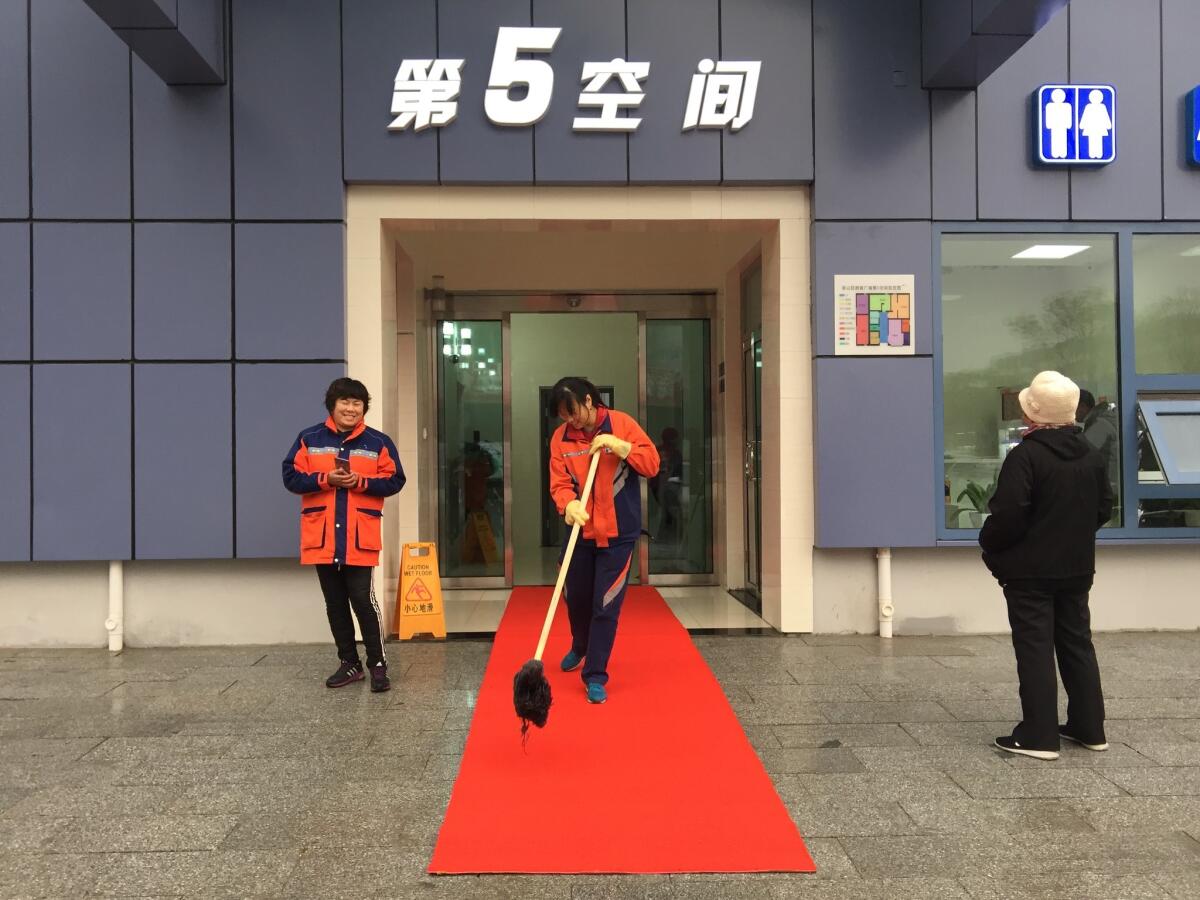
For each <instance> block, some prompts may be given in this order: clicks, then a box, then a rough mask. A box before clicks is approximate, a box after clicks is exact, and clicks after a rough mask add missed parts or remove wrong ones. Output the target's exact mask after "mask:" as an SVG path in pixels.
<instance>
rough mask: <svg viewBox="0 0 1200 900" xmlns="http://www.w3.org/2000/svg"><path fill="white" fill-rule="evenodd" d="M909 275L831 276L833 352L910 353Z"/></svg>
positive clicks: (911, 281) (870, 354)
mask: <svg viewBox="0 0 1200 900" xmlns="http://www.w3.org/2000/svg"><path fill="white" fill-rule="evenodd" d="M914 282H915V277H914V276H912V275H834V276H833V296H834V324H833V327H834V343H833V346H834V355H835V356H912V355H913V354H914V353H915V347H914V346H913V340H914V335H915V334H916V331H915V330H914V327H913V313H914V307H915V305H916V304H915V303H914V302H913V284H914Z"/></svg>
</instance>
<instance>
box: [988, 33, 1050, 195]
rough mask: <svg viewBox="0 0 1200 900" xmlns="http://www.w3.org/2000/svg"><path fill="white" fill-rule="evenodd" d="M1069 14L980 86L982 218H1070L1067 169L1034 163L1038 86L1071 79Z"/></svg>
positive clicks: (1031, 41)
mask: <svg viewBox="0 0 1200 900" xmlns="http://www.w3.org/2000/svg"><path fill="white" fill-rule="evenodd" d="M1067 31H1068V29H1067V16H1056V17H1055V18H1054V19H1052V20H1051V21H1050V22H1049V24H1047V25H1046V27H1044V28H1043V29H1042V30H1041V31H1039V32H1038V33H1037V34H1035V35H1034V36H1033V37H1032V38H1030V39H1029V42H1028V43H1027V44H1025V46H1024V47H1022V48H1021V49H1020V50H1018V51H1017V52H1016V54H1015V55H1014V56H1013V57H1012V59H1010V60H1009V61H1008V62H1006V63H1005V64H1004V65H1003V66H1001V67H1000V68H999V69H998V70H997V71H996V72H994V73H993V74H992V76H991V77H990V78H988V80H987V81H985V82H984V83H983V84H981V85H980V86H979V90H978V92H977V95H976V103H977V106H978V121H979V132H978V153H979V217H980V218H981V219H1066V218H1068V216H1069V212H1070V210H1069V203H1068V197H1067V179H1068V176H1067V173H1066V172H1057V171H1045V170H1039V169H1037V168H1035V167H1034V166H1033V163H1032V158H1033V153H1032V147H1031V141H1032V137H1031V136H1030V130H1031V128H1032V125H1031V122H1032V118H1033V108H1032V104H1031V101H1030V97H1031V95H1032V92H1033V89H1034V88H1036V87H1037V86H1038V85H1039V84H1048V83H1050V82H1056V81H1067V80H1068V78H1067Z"/></svg>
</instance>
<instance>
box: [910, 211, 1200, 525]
mask: <svg viewBox="0 0 1200 900" xmlns="http://www.w3.org/2000/svg"><path fill="white" fill-rule="evenodd" d="M955 234H997V235H1006V234H1056V235H1071V234H1103V235H1109V236H1111V237H1113V238H1114V241H1115V246H1116V260H1115V262H1116V272H1117V283H1116V296H1117V385H1118V391H1117V393H1118V396H1119V398H1120V400H1119V404H1120V405H1119V410H1120V418H1121V486H1122V491H1121V521H1120V523H1119V524H1118V525H1117V526H1116V527H1114V528H1105V529H1103V530H1101V531H1100V532H1099V533H1098V534H1097V543H1099V544H1145V543H1152V544H1154V543H1157V544H1180V543H1200V528H1139V527H1138V523H1137V511H1138V508H1139V506H1140V504H1141V501H1142V500H1148V499H1162V498H1167V499H1190V498H1193V497H1195V496H1196V495H1197V487H1196V485H1192V484H1138V480H1137V441H1136V440H1135V437H1136V434H1137V407H1138V403H1139V400H1138V396H1139V394H1148V393H1165V392H1200V372H1189V373H1181V374H1176V375H1139V374H1138V372H1137V357H1136V346H1135V330H1134V285H1133V239H1134V237H1135V236H1139V237H1141V236H1152V235H1156V234H1162V235H1179V234H1194V235H1196V236H1197V239H1198V240H1200V222H1196V221H1189V222H1153V223H1151V222H1136V223H1135V222H1045V221H1021V222H988V221H979V222H945V221H944V222H934V223H933V241H932V244H933V246H932V260H931V263H932V265H931V270H930V282H931V285H932V290H931V294H932V303H931V304H930V305H931V307H932V310H931V313H932V315H931V324H932V327H933V400H934V411H935V422H934V435H933V460H932V463H933V469H934V479H933V483H934V484H935V485H941V484H942V483H943V481H944V479H945V477H946V472H945V461H944V457H945V449H946V448H945V441H946V436H945V419H946V408H945V384H944V381H943V378H944V377H945V372H944V356H943V352H942V340H943V333H942V239H943V238H944V237H945V236H947V235H955ZM1033 374H1034V373H1032V372H1031V373H1030V375H1031V376H1032V375H1033ZM1164 466H1165V463H1164ZM931 506H932V508H931V510H930V512H931V514H932V515H933V521H934V526H935V529H936V530H935V535H936V544H937V546H948V547H961V546H976V545H977V544H978V540H979V529H977V528H948V527H947V526H946V515H945V509H944V506H945V502H944V497H943V494H942V491H941V490H936V491H934V492H933V497H931Z"/></svg>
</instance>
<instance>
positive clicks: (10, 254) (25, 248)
mask: <svg viewBox="0 0 1200 900" xmlns="http://www.w3.org/2000/svg"><path fill="white" fill-rule="evenodd" d="M0 322H3V323H4V327H3V328H0V359H29V349H30V348H29V225H28V223H25V222H3V223H0Z"/></svg>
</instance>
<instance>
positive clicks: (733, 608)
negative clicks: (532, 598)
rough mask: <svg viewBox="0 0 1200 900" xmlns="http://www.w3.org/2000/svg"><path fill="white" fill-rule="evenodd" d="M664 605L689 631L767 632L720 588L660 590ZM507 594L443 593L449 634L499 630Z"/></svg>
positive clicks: (477, 591)
mask: <svg viewBox="0 0 1200 900" xmlns="http://www.w3.org/2000/svg"><path fill="white" fill-rule="evenodd" d="M657 590H658V592H659V593H660V594H662V597H663V599H664V600H665V601H666V602H667V606H669V607H670V608H671V611H672V612H674V613H675V615H676V616H677V617H678V619H679V621H680V622H681V623H682V624H683V626H684V627H685V628H687V629H689V630H708V629H722V630H728V629H745V628H755V629H767V630H770V627H771V626H769V625H768V624H767V623H766V622H764V621H763V620H762V619H761V618H759V617H758V616H756V615H755V614H754V613H753V612H751V610H750V609H748V608H747V607H746V606H744V605H743V604H742V603H740V602H738V600H736V599H735V598H734V597H733V596H732V595H731V594H730V593H729V592H728V591H726V590H725V589H724V588H719V587H660V588H658V589H657ZM509 594H510V591H509V590H508V589H502V590H486V591H483V590H455V591H444V592H443V594H442V598H443V601H444V602H445V606H446V630H447V631H448V632H450V633H451V634H464V633H465V634H476V635H478V634H492V633H494V632H495V631H496V629H497V628H499V627H500V617H501V616H502V615H503V614H504V607H505V604H507V603H508V597H509Z"/></svg>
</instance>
